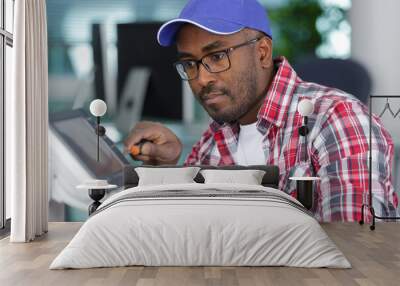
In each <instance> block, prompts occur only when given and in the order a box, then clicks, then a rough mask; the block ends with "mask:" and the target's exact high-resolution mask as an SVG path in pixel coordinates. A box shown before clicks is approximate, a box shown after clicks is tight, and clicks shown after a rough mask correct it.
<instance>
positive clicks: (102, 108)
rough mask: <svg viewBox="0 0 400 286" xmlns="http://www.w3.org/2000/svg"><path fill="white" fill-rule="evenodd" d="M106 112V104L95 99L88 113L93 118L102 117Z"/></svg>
mask: <svg viewBox="0 0 400 286" xmlns="http://www.w3.org/2000/svg"><path fill="white" fill-rule="evenodd" d="M106 112H107V104H106V103H105V102H104V101H103V100H101V99H95V100H93V101H92V102H91V103H90V113H91V114H93V115H94V116H103V115H104V114H106Z"/></svg>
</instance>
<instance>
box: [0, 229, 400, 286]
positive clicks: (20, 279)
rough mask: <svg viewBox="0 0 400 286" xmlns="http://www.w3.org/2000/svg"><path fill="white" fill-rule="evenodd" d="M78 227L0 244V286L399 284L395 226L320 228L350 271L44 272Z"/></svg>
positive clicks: (191, 269)
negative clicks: (348, 265)
mask: <svg viewBox="0 0 400 286" xmlns="http://www.w3.org/2000/svg"><path fill="white" fill-rule="evenodd" d="M80 227H81V223H50V225H49V233H47V234H46V235H44V236H43V237H40V238H38V239H37V240H35V241H34V242H32V243H27V244H25V243H9V240H8V238H5V239H2V240H0V285H2V286H8V285H10V286H11V285H12V286H17V285H32V286H35V285H40V286H42V285H51V286H54V285H57V286H58V285H66V286H72V285H84V286H90V285H96V286H98V285H136V286H180V285H195V286H210V285H211V286H214V285H227V286H235V285H237V286H250V285H251V286H264V285H305V286H311V285H312V286H314V285H349V286H351V285H355V286H356V285H361V286H364V285H365V286H370V285H376V286H379V285H384V286H391V285H399V284H400V282H399V280H398V273H400V224H399V223H379V224H377V228H376V230H375V231H370V230H369V228H368V225H364V226H359V225H358V224H356V223H346V224H323V225H322V227H323V228H324V229H325V231H326V232H327V233H328V235H329V237H330V238H331V239H332V240H333V241H334V242H335V243H336V245H337V246H338V247H339V248H340V249H341V250H342V251H343V253H344V254H345V255H346V257H347V258H348V259H349V261H350V262H351V264H352V266H353V268H352V269H346V270H343V269H306V268H289V267H143V266H137V267H117V268H100V269H85V270H53V271H50V270H49V269H48V267H49V265H50V263H51V262H52V260H53V259H54V258H55V257H56V256H57V255H58V253H59V252H60V251H61V250H62V249H63V248H64V247H65V246H66V245H67V243H68V242H69V241H70V240H71V238H72V237H73V236H74V235H75V233H76V232H77V231H78V230H79V228H80Z"/></svg>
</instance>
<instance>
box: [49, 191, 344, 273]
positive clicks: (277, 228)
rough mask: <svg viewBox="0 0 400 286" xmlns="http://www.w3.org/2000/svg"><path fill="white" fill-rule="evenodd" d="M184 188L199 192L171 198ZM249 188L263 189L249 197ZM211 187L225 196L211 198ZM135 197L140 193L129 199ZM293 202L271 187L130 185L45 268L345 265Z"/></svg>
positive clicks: (329, 241) (318, 230) (329, 243)
mask: <svg viewBox="0 0 400 286" xmlns="http://www.w3.org/2000/svg"><path fill="white" fill-rule="evenodd" d="M175 190H177V191H176V192H175V195H174V196H173V197H162V196H161V197H148V198H147V197H146V194H148V193H152V194H155V193H157V192H159V193H160V194H163V192H168V191H175ZM185 191H188V192H189V193H190V192H197V193H199V194H205V195H203V196H200V197H197V196H190V195H189V196H188V195H185V196H183V195H182V196H180V195H179V194H180V193H179V192H182V194H183V193H184V192H185ZM252 191H255V192H256V191H262V192H263V193H261V195H260V197H254V196H252V195H251V194H252ZM138 192H141V193H138ZM219 192H228V194H229V192H230V193H231V194H232V193H233V195H227V196H226V197H224V196H222V197H219V196H218V195H217V196H213V195H212V194H214V195H215V193H217V194H220V193H219ZM264 192H265V196H266V197H265V198H264V197H263V196H264ZM234 193H237V194H239V193H240V194H241V195H240V196H236V195H235V194H234ZM247 193H248V194H249V195H248V196H247ZM138 194H139V195H143V196H142V197H139V198H137V197H135V196H137V195H138ZM206 194H211V195H210V196H208V195H206ZM130 196H133V198H130V199H129V197H130ZM123 198H128V199H123ZM299 204H300V203H298V202H297V201H296V200H295V199H293V198H292V197H290V196H288V195H286V194H285V193H283V192H281V191H279V190H276V189H272V188H267V187H262V186H254V185H238V184H235V185H233V184H179V185H178V184H176V185H165V186H141V187H135V188H131V189H128V190H125V191H123V192H120V193H118V194H116V195H114V196H112V197H111V198H109V199H107V200H106V201H105V202H104V203H103V204H102V205H101V206H100V208H99V210H98V212H97V213H96V214H94V215H93V216H92V217H90V218H89V219H88V220H87V221H86V222H85V223H84V224H83V225H82V227H81V229H80V230H79V232H78V233H77V234H76V235H75V237H74V238H73V239H72V241H71V242H70V243H69V244H68V245H67V247H65V249H64V250H63V251H62V252H61V253H60V254H59V255H58V256H57V257H56V259H55V260H54V261H53V262H52V264H51V265H50V269H63V268H91V267H113V266H127V265H145V266H194V265H198V266H210V265H214V266H244V265H246V266H294V267H333V268H349V267H351V266H350V263H349V262H348V261H347V259H346V258H345V257H344V255H343V254H342V252H341V251H340V250H338V248H337V247H336V246H335V244H334V243H333V242H332V241H331V239H330V238H329V237H328V236H327V234H326V233H325V232H324V230H323V229H322V228H321V227H320V225H319V223H318V222H317V221H316V220H315V219H314V218H312V217H311V216H310V215H309V214H307V212H306V211H305V209H302V208H301V207H299Z"/></svg>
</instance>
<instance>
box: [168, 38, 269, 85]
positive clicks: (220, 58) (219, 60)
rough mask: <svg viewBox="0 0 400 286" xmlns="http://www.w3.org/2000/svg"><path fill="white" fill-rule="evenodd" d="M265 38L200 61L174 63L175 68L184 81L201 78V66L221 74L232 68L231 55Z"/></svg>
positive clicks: (218, 52)
mask: <svg viewBox="0 0 400 286" xmlns="http://www.w3.org/2000/svg"><path fill="white" fill-rule="evenodd" d="M262 38H263V37H258V38H255V39H252V40H249V41H247V42H244V43H242V44H239V45H236V46H233V47H230V48H227V49H225V50H222V51H217V52H212V53H210V54H207V55H205V56H203V57H202V58H201V59H200V60H182V61H177V62H176V63H174V67H175V68H176V70H177V71H178V74H179V75H180V77H181V78H182V79H183V80H193V79H196V78H197V77H198V76H199V67H200V64H202V65H203V66H204V68H205V69H206V70H207V71H208V72H210V73H220V72H224V71H227V70H229V69H230V68H231V60H230V58H229V54H230V53H231V52H232V51H233V50H235V49H237V48H240V47H244V46H247V45H250V44H253V43H255V42H258V41H259V40H260V39H262Z"/></svg>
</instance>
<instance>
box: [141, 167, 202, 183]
mask: <svg viewBox="0 0 400 286" xmlns="http://www.w3.org/2000/svg"><path fill="white" fill-rule="evenodd" d="M199 170H200V168H199V167H185V168H146V167H137V168H135V171H136V173H137V174H138V176H139V183H138V185H139V186H149V185H167V184H187V183H195V181H194V180H193V179H194V178H195V177H196V175H197V173H198V172H199Z"/></svg>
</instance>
